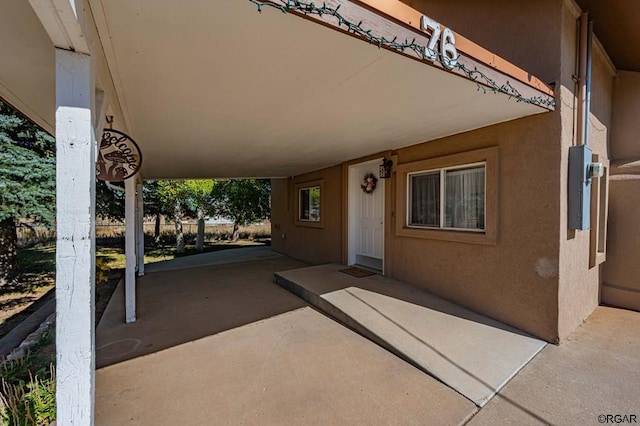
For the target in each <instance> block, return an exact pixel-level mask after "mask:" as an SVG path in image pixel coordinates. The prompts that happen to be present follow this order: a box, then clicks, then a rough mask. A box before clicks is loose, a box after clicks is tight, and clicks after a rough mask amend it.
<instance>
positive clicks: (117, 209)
mask: <svg viewBox="0 0 640 426" xmlns="http://www.w3.org/2000/svg"><path fill="white" fill-rule="evenodd" d="M124 199H125V194H124V190H122V191H119V190H117V189H113V188H111V187H109V186H107V183H106V182H104V181H101V180H98V179H96V216H99V217H101V218H103V219H111V220H116V221H119V222H122V221H123V220H124Z"/></svg>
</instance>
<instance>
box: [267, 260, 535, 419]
mask: <svg viewBox="0 0 640 426" xmlns="http://www.w3.org/2000/svg"><path fill="white" fill-rule="evenodd" d="M344 268H345V266H344V265H337V264H330V265H321V266H312V267H307V268H301V269H295V270H291V271H285V272H278V273H276V274H275V278H274V281H275V282H276V283H277V284H279V285H280V286H282V287H284V288H286V289H287V290H289V291H291V292H292V293H294V294H296V295H297V296H299V297H301V298H302V299H304V300H306V301H307V302H308V303H310V304H312V305H313V306H315V307H317V308H318V309H320V310H321V311H323V312H324V313H326V314H327V315H329V316H331V317H333V318H335V319H336V320H338V321H340V322H342V323H343V324H345V325H347V326H348V327H350V328H352V329H353V330H355V331H356V332H358V333H360V334H361V335H363V336H364V337H366V338H368V339H370V340H371V341H373V342H375V343H377V344H378V345H380V346H382V347H384V348H385V349H387V350H389V351H390V352H392V353H394V354H395V355H397V356H399V357H400V358H402V359H403V360H405V361H406V362H409V363H410V364H412V365H414V366H415V367H417V368H419V369H420V370H422V371H424V372H425V373H427V374H429V375H431V376H433V377H435V378H436V379H438V380H440V381H441V382H443V383H444V384H446V385H447V386H449V387H451V388H453V389H455V390H456V391H458V392H459V393H460V394H462V395H463V396H465V397H466V398H468V399H469V400H471V401H472V402H473V403H475V404H476V405H477V406H478V407H482V406H483V405H485V404H486V403H487V402H488V401H489V400H490V399H491V397H493V396H494V395H495V394H496V393H497V392H498V391H499V390H500V389H501V388H502V387H503V386H504V385H505V384H506V383H507V382H508V381H509V380H510V379H511V378H512V377H513V376H514V375H515V374H516V373H517V372H518V371H519V370H520V369H521V368H522V367H524V366H525V365H526V364H527V363H528V362H529V361H530V360H531V359H532V358H533V357H534V356H535V355H536V354H537V353H538V352H539V351H540V350H542V348H544V346H545V345H546V343H545V342H543V341H541V340H538V339H536V338H533V337H531V336H529V335H527V334H526V333H524V332H522V331H519V330H517V329H515V328H513V327H510V326H508V325H506V324H503V323H501V322H498V321H495V320H492V319H490V318H487V317H485V316H482V315H480V314H477V313H475V312H472V311H470V310H468V309H465V308H462V307H460V306H458V305H455V304H453V303H450V302H447V301H445V300H443V299H440V298H438V297H435V296H434V295H432V294H430V293H428V292H426V291H424V290H422V289H419V288H417V287H414V286H411V285H409V284H406V283H403V282H400V281H396V280H392V279H389V278H385V277H382V276H380V275H373V276H368V277H363V278H356V277H353V276H350V275H347V274H345V273H342V272H340V270H341V269H344Z"/></svg>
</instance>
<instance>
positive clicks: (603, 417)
mask: <svg viewBox="0 0 640 426" xmlns="http://www.w3.org/2000/svg"><path fill="white" fill-rule="evenodd" d="M598 423H603V424H633V423H638V416H637V415H635V414H600V415H599V416H598Z"/></svg>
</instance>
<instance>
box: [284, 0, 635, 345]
mask: <svg viewBox="0 0 640 426" xmlns="http://www.w3.org/2000/svg"><path fill="white" fill-rule="evenodd" d="M406 3H408V4H410V5H411V6H412V7H416V8H418V9H421V10H422V11H423V12H425V13H426V14H428V15H429V16H431V17H432V18H434V19H437V20H440V21H441V22H442V23H444V24H445V25H448V26H451V27H452V28H453V29H455V30H456V31H458V32H460V33H462V34H464V35H465V36H468V37H469V38H470V39H472V40H473V41H475V42H477V43H478V44H480V45H482V46H484V47H487V48H489V49H490V50H492V51H494V52H496V53H498V54H500V55H501V56H503V57H504V58H505V59H507V60H510V61H513V62H515V63H516V64H517V65H520V66H521V67H523V68H525V69H527V70H529V71H531V72H532V73H533V74H538V76H540V77H542V78H543V80H545V81H554V82H555V83H556V94H557V95H559V97H558V98H557V100H558V102H557V109H556V111H554V112H550V113H546V114H541V115H537V116H532V117H527V118H523V119H520V120H514V121H511V122H508V123H503V124H499V125H495V126H490V127H486V128H482V129H478V130H475V131H472V132H467V133H463V134H459V135H454V136H451V137H447V138H443V139H440V140H435V141H430V142H426V143H422V144H418V145H414V146H411V147H407V148H402V149H398V150H396V151H394V152H393V154H394V161H395V164H396V166H403V165H408V164H410V163H412V162H417V161H421V160H425V159H434V158H439V157H444V156H448V155H451V154H457V153H463V152H469V151H472V150H477V149H482V148H490V147H498V151H499V154H498V162H499V166H498V167H499V177H498V185H497V187H498V226H497V243H495V244H474V243H469V242H455V241H444V240H440V239H430V238H416V237H415V236H413V237H410V236H401V235H399V234H398V233H397V232H396V231H397V230H396V227H395V225H396V218H397V217H398V216H399V215H400V217H402V215H404V214H405V211H404V208H403V207H402V206H400V209H401V210H402V211H396V210H398V206H396V195H397V182H396V179H397V173H394V175H393V177H392V179H390V180H387V181H385V185H386V197H387V199H386V201H385V204H386V206H388V207H387V212H386V215H387V216H386V223H385V239H386V240H385V274H386V275H389V276H392V277H394V278H396V279H399V280H403V281H406V282H409V283H412V284H415V285H418V286H421V287H424V288H426V289H427V290H429V291H431V292H433V293H435V294H437V295H440V296H442V297H444V298H446V299H449V300H452V301H454V302H456V303H459V304H462V305H464V306H467V307H469V308H471V309H473V310H475V311H477V312H480V313H483V314H485V315H488V316H490V317H493V318H496V319H498V320H501V321H504V322H506V323H509V324H512V325H514V326H516V327H519V328H521V329H522V330H525V331H527V332H530V333H532V334H534V335H536V336H539V337H541V338H543V339H545V340H547V341H551V342H557V341H561V340H563V339H565V338H566V337H567V335H568V334H569V333H570V332H571V331H573V330H574V329H575V328H576V327H577V326H578V325H579V324H580V323H581V322H582V321H583V320H584V319H585V318H586V317H587V316H588V315H589V314H590V313H591V312H592V311H593V309H594V308H595V306H597V304H598V302H599V285H600V266H598V265H596V266H590V264H589V262H590V245H591V244H592V241H591V235H592V233H591V232H590V231H570V230H568V229H567V203H568V202H567V198H568V197H567V175H568V153H569V147H570V146H572V145H573V144H575V143H576V141H575V106H576V102H575V100H574V99H575V95H574V93H575V85H574V82H573V79H572V76H573V74H574V73H575V55H576V52H575V49H576V28H577V27H576V26H577V21H576V19H577V17H578V15H577V14H576V10H575V8H574V7H572V5H571V4H570V3H569V2H563V1H560V0H544V1H539V2H510V1H506V0H505V1H503V0H496V1H492V2H491V7H487V5H486V4H482V5H480V4H476V3H473V2H470V1H462V0H460V1H454V2H444V1H442V2H441V1H435V0H434V1H419V2H418V1H406ZM514 3H517V5H515V4H514ZM463 8H465V12H464V13H461V11H462V9H463ZM469 10H471V12H469ZM478 22H482V25H478ZM541 22H544V23H545V24H544V31H542V30H541V27H540V23H541ZM532 34H534V35H535V36H532ZM560 58H562V60H561V59H560ZM612 76H613V70H612V69H610V68H609V63H608V62H607V59H606V57H604V56H602V55H601V54H599V53H596V54H594V58H593V84H592V105H591V106H592V108H591V115H590V145H591V147H592V148H593V150H594V153H595V154H597V155H598V156H599V159H600V161H604V162H607V160H608V157H609V156H608V139H609V128H610V126H611V114H612V112H611V111H612V104H611V97H612V90H613V88H612ZM625 87H626V86H625ZM488 96H491V95H488ZM627 102H628V101H627ZM325 175H326V176H329V175H332V176H335V184H332V185H330V186H328V187H327V194H328V191H329V190H330V189H329V188H335V190H336V191H339V192H340V193H341V194H342V191H344V189H343V187H341V185H340V184H339V183H338V182H339V181H340V174H339V170H338V169H334V168H332V169H328V170H324V171H320V172H317V173H315V174H313V175H308V176H304V177H298V178H296V179H295V181H296V182H297V181H301V180H304V179H315V178H317V177H318V176H325ZM343 175H344V174H343ZM279 185H280V184H279ZM291 188H292V183H289V184H288V186H286V185H285V184H284V183H283V184H281V185H280V186H277V185H274V190H275V191H287V190H288V191H289V192H290V195H289V197H291V196H292V195H291ZM274 197H275V196H274ZM332 199H333V198H332ZM274 200H275V198H274ZM341 200H342V201H341V202H342V206H346V199H345V197H343V198H342V199H341ZM335 202H338V199H337V198H335ZM274 204H275V203H274ZM334 208H335V207H331V209H334ZM344 208H346V207H344ZM335 211H336V213H337V212H338V211H337V210H335ZM291 214H292V213H291V212H286V214H285V213H282V212H281V213H279V216H281V217H284V216H286V215H289V216H287V217H289V220H292V219H291ZM342 214H344V211H342ZM279 221H280V222H283V223H284V222H286V221H283V220H278V219H276V220H275V222H274V224H277V223H278V222H279ZM281 226H283V225H281ZM286 226H287V229H288V235H289V236H288V237H287V238H288V240H285V241H277V240H278V238H277V233H278V232H279V231H276V230H274V248H276V250H280V251H283V252H285V253H287V254H293V255H294V256H295V257H299V258H303V259H306V260H313V261H316V262H317V261H319V260H317V259H322V261H328V260H329V259H330V258H331V256H329V252H332V251H333V250H339V249H340V247H339V245H338V244H337V241H336V239H335V237H333V238H332V237H326V236H323V234H326V233H329V232H332V231H330V230H329V228H326V229H325V230H322V231H317V232H316V233H315V234H313V235H311V232H310V231H308V230H302V229H297V228H295V227H293V228H292V227H291V225H290V224H287V225H286ZM344 232H345V230H344V229H342V233H344ZM303 234H304V235H303ZM335 235H338V234H335ZM309 238H314V243H315V245H316V247H315V248H313V249H307V250H308V251H306V252H305V251H304V250H305V248H304V247H302V246H300V245H299V244H298V243H297V241H298V240H307V241H309V240H308V239H309ZM320 238H321V239H320ZM293 240H296V243H293ZM320 241H324V243H322V244H327V246H331V250H325V249H324V248H321V247H319V246H318V245H319V242H320ZM345 248H346V244H343V245H342V248H341V249H342V257H341V259H342V261H343V262H344V261H345V259H346V253H345V252H344V250H345ZM309 250H311V251H309ZM314 252H322V253H321V255H320V256H319V257H317V258H316V257H315V253H314ZM301 253H304V256H307V257H306V258H305V257H302V254H301ZM335 259H336V257H333V258H332V259H331V260H335ZM337 260H339V259H337Z"/></svg>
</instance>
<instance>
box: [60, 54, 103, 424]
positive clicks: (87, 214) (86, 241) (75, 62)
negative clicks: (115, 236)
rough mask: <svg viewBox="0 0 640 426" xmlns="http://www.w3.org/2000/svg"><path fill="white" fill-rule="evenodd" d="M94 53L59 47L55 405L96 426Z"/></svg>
mask: <svg viewBox="0 0 640 426" xmlns="http://www.w3.org/2000/svg"><path fill="white" fill-rule="evenodd" d="M93 102H94V81H93V74H92V66H91V57H90V56H89V55H86V54H82V53H76V52H72V51H68V50H63V49H56V156H57V161H56V217H57V223H56V227H57V229H56V230H57V237H56V386H57V389H56V399H57V401H56V405H57V423H58V424H59V425H92V424H93V418H94V393H95V327H94V323H95V176H96V172H95V170H96V165H95V159H96V157H95V154H96V139H95V133H94V126H93V123H92V117H93V114H92V110H93Z"/></svg>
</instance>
